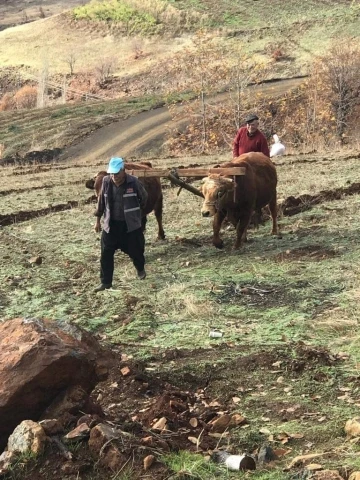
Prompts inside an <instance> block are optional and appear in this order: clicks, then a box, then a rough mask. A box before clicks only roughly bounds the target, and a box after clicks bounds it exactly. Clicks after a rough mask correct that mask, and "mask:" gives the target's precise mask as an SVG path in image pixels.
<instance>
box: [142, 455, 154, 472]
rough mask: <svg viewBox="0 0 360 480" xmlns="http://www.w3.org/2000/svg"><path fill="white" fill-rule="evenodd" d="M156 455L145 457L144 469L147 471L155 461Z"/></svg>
mask: <svg viewBox="0 0 360 480" xmlns="http://www.w3.org/2000/svg"><path fill="white" fill-rule="evenodd" d="M154 461H155V457H154V455H148V456H147V457H145V458H144V470H145V472H147V471H148V470H149V468H150V467H151V465H152V464H153V463H154Z"/></svg>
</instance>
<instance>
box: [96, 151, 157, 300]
mask: <svg viewBox="0 0 360 480" xmlns="http://www.w3.org/2000/svg"><path fill="white" fill-rule="evenodd" d="M107 173H109V175H106V176H105V177H104V178H103V183H102V188H101V193H100V195H99V198H98V205H97V210H96V212H95V216H96V223H95V227H94V229H95V232H100V231H101V224H100V218H101V217H102V216H103V215H104V222H103V231H102V235H101V259H100V264H101V271H100V279H101V284H100V285H99V286H98V287H97V288H96V289H95V292H100V291H101V290H106V289H108V288H111V287H112V281H113V273H114V254H115V251H116V250H118V249H120V250H121V251H122V252H124V253H126V254H127V255H129V257H130V258H131V260H132V261H133V264H134V266H135V268H136V270H137V275H138V278H139V279H140V280H143V279H144V278H145V277H146V272H145V268H144V266H145V257H144V250H145V238H144V234H143V231H142V223H141V210H142V209H143V208H144V207H145V205H146V201H147V197H148V194H147V192H146V190H145V188H144V187H143V185H142V184H141V183H140V182H139V180H138V179H137V178H136V177H134V176H132V175H128V174H127V173H126V172H125V162H124V160H123V159H122V158H120V157H113V158H111V159H110V162H109V167H108V170H107Z"/></svg>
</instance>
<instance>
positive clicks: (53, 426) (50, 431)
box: [39, 418, 64, 437]
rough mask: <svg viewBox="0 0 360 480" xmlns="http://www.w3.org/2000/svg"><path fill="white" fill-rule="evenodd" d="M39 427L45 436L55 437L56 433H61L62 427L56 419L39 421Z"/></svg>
mask: <svg viewBox="0 0 360 480" xmlns="http://www.w3.org/2000/svg"><path fill="white" fill-rule="evenodd" d="M39 425H41V426H42V428H43V429H44V432H45V433H46V435H47V436H49V437H51V435H57V434H58V433H63V431H64V427H63V425H62V424H61V423H60V422H59V420H57V419H56V418H48V419H46V420H41V422H39Z"/></svg>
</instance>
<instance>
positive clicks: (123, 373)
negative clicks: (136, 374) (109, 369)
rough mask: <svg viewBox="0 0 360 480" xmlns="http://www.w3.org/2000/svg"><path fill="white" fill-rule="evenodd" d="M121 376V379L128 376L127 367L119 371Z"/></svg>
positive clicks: (128, 369)
mask: <svg viewBox="0 0 360 480" xmlns="http://www.w3.org/2000/svg"><path fill="white" fill-rule="evenodd" d="M120 372H121V375H122V376H123V377H127V376H128V375H130V373H131V371H130V368H129V367H123V368H122V369H121V370H120Z"/></svg>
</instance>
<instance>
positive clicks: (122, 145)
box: [59, 78, 303, 163]
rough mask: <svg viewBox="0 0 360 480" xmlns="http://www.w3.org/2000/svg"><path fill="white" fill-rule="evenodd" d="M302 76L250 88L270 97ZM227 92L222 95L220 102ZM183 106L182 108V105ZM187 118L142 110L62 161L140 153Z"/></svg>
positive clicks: (162, 110) (103, 130)
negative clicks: (173, 118)
mask: <svg viewBox="0 0 360 480" xmlns="http://www.w3.org/2000/svg"><path fill="white" fill-rule="evenodd" d="M302 81H303V79H302V78H292V79H288V80H278V81H274V82H271V83H267V84H264V85H261V86H255V87H250V88H251V89H252V90H254V93H257V92H261V93H262V94H265V95H269V96H277V95H280V94H282V93H284V92H286V91H288V90H290V89H291V88H294V87H296V86H298V85H299V84H300V83H301V82H302ZM224 97H225V94H223V95H219V96H218V97H217V98H216V102H220V101H221V100H222V99H223V98H224ZM179 108H181V107H179ZM182 124H184V121H178V122H174V121H173V120H172V119H171V116H170V114H169V112H168V109H167V108H166V107H162V108H158V109H155V110H151V111H148V112H143V113H139V114H138V115H135V116H133V117H129V118H128V119H126V120H121V121H120V122H115V123H113V124H111V125H108V126H106V127H103V128H100V129H99V130H97V131H96V132H94V133H93V134H92V135H91V136H89V137H88V138H86V139H85V140H84V141H82V142H81V143H79V144H77V145H74V146H72V147H70V148H68V149H67V150H66V151H65V152H64V153H63V154H62V155H61V156H60V159H59V160H60V161H67V162H68V161H76V162H81V161H83V162H84V161H86V163H91V162H93V161H97V160H104V161H106V160H107V159H108V158H109V157H110V156H112V155H122V156H127V157H129V156H130V157H131V156H141V154H144V153H146V152H148V151H150V150H152V149H153V148H154V147H157V146H159V145H161V144H162V143H163V142H164V141H165V140H166V132H167V131H168V129H169V128H171V129H172V128H175V127H180V126H181V125H182Z"/></svg>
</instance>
